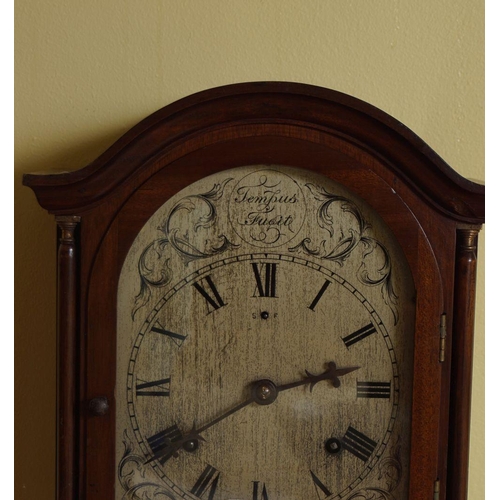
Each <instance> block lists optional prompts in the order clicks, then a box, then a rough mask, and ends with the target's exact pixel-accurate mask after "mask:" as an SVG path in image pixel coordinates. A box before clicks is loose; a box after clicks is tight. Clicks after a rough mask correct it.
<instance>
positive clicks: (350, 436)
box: [342, 426, 377, 462]
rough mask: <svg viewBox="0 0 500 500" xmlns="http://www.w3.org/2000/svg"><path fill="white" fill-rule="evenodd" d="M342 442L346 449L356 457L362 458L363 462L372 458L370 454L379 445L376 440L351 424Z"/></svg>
mask: <svg viewBox="0 0 500 500" xmlns="http://www.w3.org/2000/svg"><path fill="white" fill-rule="evenodd" d="M342 444H343V448H344V449H345V450H347V451H349V452H350V453H352V454H353V455H354V456H355V457H358V458H360V459H361V460H363V462H366V461H367V460H368V459H369V458H370V455H371V454H372V453H373V450H375V448H376V446H377V443H376V442H375V441H373V440H372V439H370V438H369V437H368V436H365V435H364V434H363V433H362V432H359V431H358V430H356V429H355V428H354V427H351V426H349V428H348V429H347V432H346V433H345V436H344V437H343V438H342Z"/></svg>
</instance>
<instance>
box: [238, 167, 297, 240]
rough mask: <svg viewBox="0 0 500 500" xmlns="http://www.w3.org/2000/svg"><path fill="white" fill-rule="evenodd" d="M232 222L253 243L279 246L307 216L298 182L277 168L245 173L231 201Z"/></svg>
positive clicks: (242, 236)
mask: <svg viewBox="0 0 500 500" xmlns="http://www.w3.org/2000/svg"><path fill="white" fill-rule="evenodd" d="M229 216H230V219H231V224H232V226H233V228H234V230H235V231H236V232H237V233H238V235H239V236H240V237H241V238H242V239H243V240H245V241H246V242H247V243H250V244H252V245H254V246H262V247H264V246H265V247H269V246H276V247H277V246H280V245H283V244H285V243H287V242H289V241H290V240H291V239H292V238H293V237H294V236H295V235H296V234H297V233H298V231H299V230H300V228H301V226H302V224H303V222H304V217H305V203H304V195H303V193H302V190H301V189H300V187H299V185H298V184H297V183H296V182H295V181H294V180H293V179H292V178H291V177H289V176H288V175H286V174H283V173H281V172H279V171H277V170H257V171H255V172H252V173H251V174H248V175H246V176H245V177H243V178H242V179H241V180H240V181H239V182H238V184H237V185H236V187H235V188H234V190H233V192H232V194H231V198H230V201H229Z"/></svg>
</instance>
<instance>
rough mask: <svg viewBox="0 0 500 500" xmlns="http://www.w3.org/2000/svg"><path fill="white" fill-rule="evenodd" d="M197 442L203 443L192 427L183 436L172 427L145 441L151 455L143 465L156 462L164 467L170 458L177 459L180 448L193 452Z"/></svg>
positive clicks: (174, 426) (177, 429)
mask: <svg viewBox="0 0 500 500" xmlns="http://www.w3.org/2000/svg"><path fill="white" fill-rule="evenodd" d="M199 440H202V441H204V439H203V437H201V436H200V435H199V432H198V431H197V430H196V429H195V426H194V425H193V429H192V430H191V431H190V432H188V433H187V434H185V435H183V434H182V432H181V431H180V430H179V428H178V427H177V425H173V426H172V427H169V428H168V429H165V430H164V431H161V432H159V433H157V434H155V435H154V436H151V437H150V438H148V440H147V441H148V444H149V446H150V448H151V451H152V452H153V454H152V456H151V457H150V458H149V459H148V460H147V461H146V462H145V463H146V464H149V463H151V462H153V461H154V460H158V461H159V462H160V464H161V465H164V464H165V462H166V461H167V460H169V459H170V458H172V457H174V458H177V457H178V456H179V453H178V452H179V450H180V449H181V448H183V449H184V450H185V451H189V452H192V451H195V450H196V449H197V448H198V441H199Z"/></svg>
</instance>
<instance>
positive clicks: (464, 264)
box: [447, 229, 479, 500]
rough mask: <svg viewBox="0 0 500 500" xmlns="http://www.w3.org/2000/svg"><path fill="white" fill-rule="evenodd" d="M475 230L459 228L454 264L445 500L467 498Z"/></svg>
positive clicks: (474, 299) (462, 499) (474, 295)
mask: <svg viewBox="0 0 500 500" xmlns="http://www.w3.org/2000/svg"><path fill="white" fill-rule="evenodd" d="M478 233H479V230H478V229H459V230H458V232H457V253H456V261H455V271H456V274H455V290H454V292H455V296H454V314H453V347H452V362H451V386H452V387H451V394H450V429H451V431H450V441H449V443H450V444H449V450H448V459H449V462H448V471H449V473H448V487H447V492H448V493H447V498H449V499H451V500H466V499H467V482H468V481H467V479H468V470H469V466H468V462H469V437H470V428H469V427H470V413H471V399H472V391H471V387H472V357H473V345H474V342H473V341H474V312H475V301H476V268H477V240H478Z"/></svg>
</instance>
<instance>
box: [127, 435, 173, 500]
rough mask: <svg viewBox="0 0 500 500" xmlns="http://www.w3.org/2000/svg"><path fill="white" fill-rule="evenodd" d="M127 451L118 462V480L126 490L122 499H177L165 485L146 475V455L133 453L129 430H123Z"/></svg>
mask: <svg viewBox="0 0 500 500" xmlns="http://www.w3.org/2000/svg"><path fill="white" fill-rule="evenodd" d="M123 444H124V446H125V452H124V454H123V457H122V459H121V460H120V463H119V464H118V480H119V481H120V484H121V486H122V488H123V490H124V493H123V496H122V500H153V499H158V500H166V499H168V500H175V498H174V497H173V496H172V494H171V493H169V492H168V491H167V490H166V489H165V488H164V487H163V486H161V485H159V484H157V483H155V482H154V481H150V480H147V479H146V477H145V472H146V471H145V468H144V461H145V459H144V457H142V456H140V455H136V454H134V453H133V446H132V444H131V442H130V439H129V438H128V435H127V431H126V430H125V431H124V432H123Z"/></svg>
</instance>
